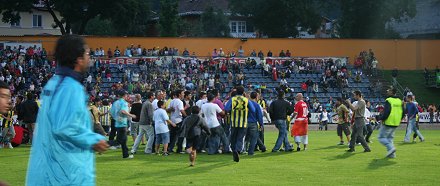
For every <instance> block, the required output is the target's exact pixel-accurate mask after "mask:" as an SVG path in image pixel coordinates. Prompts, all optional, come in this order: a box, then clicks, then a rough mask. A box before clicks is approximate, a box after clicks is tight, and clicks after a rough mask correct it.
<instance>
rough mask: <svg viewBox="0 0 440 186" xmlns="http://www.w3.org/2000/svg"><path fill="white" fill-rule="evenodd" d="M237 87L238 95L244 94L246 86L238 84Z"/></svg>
mask: <svg viewBox="0 0 440 186" xmlns="http://www.w3.org/2000/svg"><path fill="white" fill-rule="evenodd" d="M236 89H237V95H243V94H244V87H243V86H238V87H237V88H236Z"/></svg>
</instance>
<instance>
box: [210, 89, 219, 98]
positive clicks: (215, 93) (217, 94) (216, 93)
mask: <svg viewBox="0 0 440 186" xmlns="http://www.w3.org/2000/svg"><path fill="white" fill-rule="evenodd" d="M211 94H213V95H214V96H215V97H218V96H219V95H220V94H219V92H218V90H217V89H212V90H211Z"/></svg>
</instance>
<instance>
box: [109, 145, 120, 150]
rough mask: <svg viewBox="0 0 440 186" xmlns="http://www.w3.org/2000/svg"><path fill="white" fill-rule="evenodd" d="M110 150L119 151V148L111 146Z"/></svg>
mask: <svg viewBox="0 0 440 186" xmlns="http://www.w3.org/2000/svg"><path fill="white" fill-rule="evenodd" d="M108 149H110V150H116V149H118V148H116V147H115V146H110V147H109V148H108Z"/></svg>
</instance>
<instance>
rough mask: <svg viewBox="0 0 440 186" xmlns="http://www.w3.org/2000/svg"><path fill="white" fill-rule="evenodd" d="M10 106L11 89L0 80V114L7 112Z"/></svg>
mask: <svg viewBox="0 0 440 186" xmlns="http://www.w3.org/2000/svg"><path fill="white" fill-rule="evenodd" d="M11 108H12V104H11V91H10V90H9V86H8V84H6V83H5V82H3V81H0V114H7V113H8V111H9V110H10V109H11Z"/></svg>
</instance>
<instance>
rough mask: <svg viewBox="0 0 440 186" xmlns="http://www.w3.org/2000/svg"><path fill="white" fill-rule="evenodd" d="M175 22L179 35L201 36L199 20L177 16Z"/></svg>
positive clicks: (201, 29) (201, 30)
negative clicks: (177, 19)
mask: <svg viewBox="0 0 440 186" xmlns="http://www.w3.org/2000/svg"><path fill="white" fill-rule="evenodd" d="M177 24H178V25H177V27H178V28H177V34H178V35H179V36H181V37H201V36H203V28H202V24H201V22H200V21H199V20H194V21H187V20H184V19H180V18H179V21H177Z"/></svg>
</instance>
